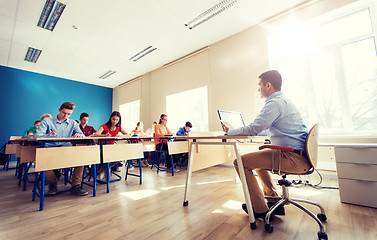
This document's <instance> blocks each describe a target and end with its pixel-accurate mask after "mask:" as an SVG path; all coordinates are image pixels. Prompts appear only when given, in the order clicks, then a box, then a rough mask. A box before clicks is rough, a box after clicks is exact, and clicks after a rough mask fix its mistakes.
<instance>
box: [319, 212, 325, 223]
mask: <svg viewBox="0 0 377 240" xmlns="http://www.w3.org/2000/svg"><path fill="white" fill-rule="evenodd" d="M317 217H318V219H319V220H321V222H326V220H327V217H326V214H323V213H318V214H317Z"/></svg>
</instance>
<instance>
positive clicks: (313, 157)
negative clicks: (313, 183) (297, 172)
mask: <svg viewBox="0 0 377 240" xmlns="http://www.w3.org/2000/svg"><path fill="white" fill-rule="evenodd" d="M306 153H307V155H308V159H309V163H310V164H311V168H310V169H309V171H308V172H307V173H306V174H310V173H312V172H314V169H315V168H316V167H317V158H318V123H317V124H315V125H314V126H313V127H312V128H311V129H310V131H309V133H308V136H307V138H306Z"/></svg>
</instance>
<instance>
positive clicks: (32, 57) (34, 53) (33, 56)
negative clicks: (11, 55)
mask: <svg viewBox="0 0 377 240" xmlns="http://www.w3.org/2000/svg"><path fill="white" fill-rule="evenodd" d="M41 53H42V50H39V49H36V48H32V47H29V48H28V50H27V52H26V56H25V59H24V60H25V61H28V62H32V63H36V62H37V60H38V58H39V56H40V55H41Z"/></svg>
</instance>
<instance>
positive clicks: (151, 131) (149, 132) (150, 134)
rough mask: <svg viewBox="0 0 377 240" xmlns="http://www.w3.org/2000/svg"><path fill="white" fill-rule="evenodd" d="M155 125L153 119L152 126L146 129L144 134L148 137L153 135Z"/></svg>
mask: <svg viewBox="0 0 377 240" xmlns="http://www.w3.org/2000/svg"><path fill="white" fill-rule="evenodd" d="M156 125H157V122H156V121H154V122H153V123H152V128H148V129H147V130H145V134H147V135H148V136H150V137H153V134H154V126H156Z"/></svg>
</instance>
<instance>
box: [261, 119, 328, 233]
mask: <svg viewBox="0 0 377 240" xmlns="http://www.w3.org/2000/svg"><path fill="white" fill-rule="evenodd" d="M262 149H273V150H278V151H279V167H278V171H277V174H279V175H281V176H282V178H281V179H280V180H279V182H278V185H280V186H282V190H283V192H282V196H281V197H266V198H267V199H279V201H278V202H277V203H275V204H274V205H273V206H272V207H271V208H270V210H269V211H268V213H267V214H266V218H265V230H266V232H269V233H272V232H273V230H274V227H273V226H272V224H271V223H270V216H271V213H272V212H274V211H275V209H276V208H278V207H279V206H284V205H288V204H290V203H291V204H292V205H294V206H296V207H298V208H300V209H301V210H303V211H304V212H305V213H307V214H308V215H309V216H311V217H312V218H314V220H316V221H317V223H318V225H319V228H320V231H319V232H318V238H319V239H325V240H327V238H328V237H327V234H326V232H325V230H324V227H323V224H322V222H325V221H326V220H327V217H326V214H325V210H324V209H323V207H322V206H321V205H319V204H317V203H315V202H312V201H308V200H304V199H294V198H290V197H289V192H288V187H289V186H290V185H291V182H290V181H288V180H287V179H286V175H289V174H294V175H297V174H295V173H288V172H284V173H283V172H281V171H280V166H281V158H280V153H281V151H294V149H293V148H291V147H282V146H275V145H263V146H261V147H259V150H262ZM317 152H318V124H316V125H314V126H313V127H312V129H310V131H309V134H308V136H307V138H306V153H307V156H308V160H309V163H310V164H311V167H310V169H309V170H308V171H307V172H306V173H304V174H299V175H309V174H311V173H313V172H314V169H315V168H316V166H317ZM273 157H274V155H272V161H274V159H273ZM272 168H273V167H272ZM297 202H304V203H308V204H312V205H315V206H317V207H319V209H320V210H321V213H319V214H317V216H316V215H314V214H313V213H312V212H310V211H309V210H308V209H306V208H305V207H303V206H301V205H300V204H298V203H297Z"/></svg>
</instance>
